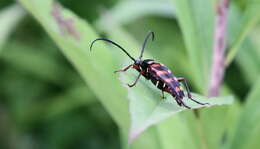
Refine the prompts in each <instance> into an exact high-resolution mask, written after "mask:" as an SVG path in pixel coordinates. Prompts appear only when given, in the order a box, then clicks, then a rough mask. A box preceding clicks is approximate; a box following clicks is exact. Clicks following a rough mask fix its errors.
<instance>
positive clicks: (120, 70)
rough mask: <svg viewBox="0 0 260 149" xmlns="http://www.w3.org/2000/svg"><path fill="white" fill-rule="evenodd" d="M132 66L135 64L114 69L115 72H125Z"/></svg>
mask: <svg viewBox="0 0 260 149" xmlns="http://www.w3.org/2000/svg"><path fill="white" fill-rule="evenodd" d="M131 66H133V64H131V65H129V66H127V67H125V68H124V69H119V70H116V71H114V73H117V72H125V71H127V70H128V69H129V68H130V67H131Z"/></svg>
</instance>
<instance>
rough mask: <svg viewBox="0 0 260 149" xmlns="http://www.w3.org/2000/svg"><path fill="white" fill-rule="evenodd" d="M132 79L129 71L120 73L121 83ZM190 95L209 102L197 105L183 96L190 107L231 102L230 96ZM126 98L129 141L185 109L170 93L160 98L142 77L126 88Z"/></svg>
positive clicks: (159, 93)
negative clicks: (128, 104) (128, 117)
mask: <svg viewBox="0 0 260 149" xmlns="http://www.w3.org/2000/svg"><path fill="white" fill-rule="evenodd" d="M134 79H135V75H134V74H131V73H122V74H121V76H120V80H121V81H122V83H123V84H127V83H129V82H130V80H134ZM192 95H193V98H194V99H196V100H198V101H200V102H202V103H206V102H208V103H209V104H210V105H199V104H196V103H195V102H193V101H191V100H189V99H188V98H186V97H185V98H184V103H186V104H187V105H188V106H190V107H192V109H197V108H202V107H210V106H214V105H224V104H231V103H232V102H233V98H232V96H227V97H212V98H206V97H203V96H200V95H197V94H192ZM128 98H129V101H130V114H131V128H130V133H129V142H130V143H131V142H132V141H133V140H134V139H135V138H136V137H138V136H139V135H140V134H141V133H142V132H143V131H144V130H145V129H147V128H148V127H150V126H151V125H155V124H157V123H159V122H161V121H163V120H165V119H167V118H169V117H170V116H172V115H174V114H176V113H178V112H181V111H184V110H187V109H186V108H183V107H180V106H178V105H177V103H176V102H175V100H174V98H173V97H172V96H170V95H167V96H166V99H161V98H162V97H161V91H159V90H158V89H157V88H155V87H154V86H153V85H152V83H151V82H150V81H147V80H144V78H143V79H141V80H139V82H138V84H137V85H136V86H135V87H133V88H128Z"/></svg>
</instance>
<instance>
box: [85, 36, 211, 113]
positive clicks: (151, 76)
mask: <svg viewBox="0 0 260 149" xmlns="http://www.w3.org/2000/svg"><path fill="white" fill-rule="evenodd" d="M149 37H151V38H152V40H154V32H149V33H148V34H147V36H146V38H145V40H144V43H143V46H142V50H141V54H140V56H139V58H138V59H135V58H133V57H132V56H131V55H130V54H129V53H128V52H127V51H126V50H125V49H124V48H122V47H121V46H120V45H119V44H117V43H115V42H113V41H111V40H109V39H106V38H98V39H96V40H94V41H93V42H92V43H91V45H90V50H91V49H92V47H93V44H94V43H95V42H96V41H99V40H103V41H106V42H109V43H111V44H113V45H115V46H117V47H118V48H120V49H121V50H122V51H123V52H124V53H125V54H126V55H127V56H128V57H129V58H130V59H132V60H133V61H134V63H133V64H130V65H129V66H127V67H125V68H123V69H120V70H117V71H115V72H125V71H127V70H128V69H129V68H133V69H135V70H137V71H138V73H139V75H138V77H137V78H136V80H135V81H134V83H133V84H128V86H129V87H134V86H135V85H136V83H137V82H138V80H139V79H140V77H141V76H143V77H145V78H146V79H147V80H151V81H152V83H153V84H154V85H155V86H156V87H157V88H159V89H160V90H161V91H162V98H165V97H164V92H167V93H169V94H171V95H172V96H173V97H174V99H175V100H176V102H177V104H178V105H179V106H183V107H185V108H188V109H190V108H191V107H189V106H187V105H186V104H185V103H184V102H183V98H184V96H185V94H184V92H183V90H182V89H181V87H180V82H183V83H184V86H185V88H186V90H187V94H188V98H189V99H191V100H192V101H194V102H196V103H198V104H200V105H205V104H208V103H201V102H199V101H196V100H194V99H193V98H192V96H191V93H190V89H189V86H188V83H187V81H186V79H185V78H183V77H178V78H177V77H175V76H174V75H173V73H172V72H171V71H170V70H169V69H168V68H167V67H166V66H164V65H163V64H161V63H158V62H156V61H154V60H152V59H145V60H142V57H143V53H144V49H145V46H146V43H147V41H148V39H149Z"/></svg>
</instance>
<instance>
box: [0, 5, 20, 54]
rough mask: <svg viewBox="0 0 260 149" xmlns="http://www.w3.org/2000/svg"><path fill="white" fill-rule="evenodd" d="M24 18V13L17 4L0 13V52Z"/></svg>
mask: <svg viewBox="0 0 260 149" xmlns="http://www.w3.org/2000/svg"><path fill="white" fill-rule="evenodd" d="M24 16H25V11H24V10H23V9H22V8H21V7H20V6H19V5H18V4H13V5H11V6H9V7H7V8H5V9H3V10H1V11H0V52H1V50H2V46H3V44H4V43H5V41H6V40H7V38H8V37H9V35H10V34H11V32H12V31H13V30H14V29H15V27H16V25H17V24H18V23H19V21H20V20H21V19H22V18H23V17H24Z"/></svg>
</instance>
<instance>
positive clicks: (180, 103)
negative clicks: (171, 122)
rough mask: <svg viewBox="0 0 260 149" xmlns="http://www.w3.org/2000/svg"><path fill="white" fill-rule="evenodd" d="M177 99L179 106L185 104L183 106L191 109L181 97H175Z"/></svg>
mask: <svg viewBox="0 0 260 149" xmlns="http://www.w3.org/2000/svg"><path fill="white" fill-rule="evenodd" d="M175 100H176V102H177V104H178V105H179V106H183V107H185V108H187V109H191V107H189V106H187V105H186V104H185V103H184V102H183V101H182V100H181V99H179V98H175Z"/></svg>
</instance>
